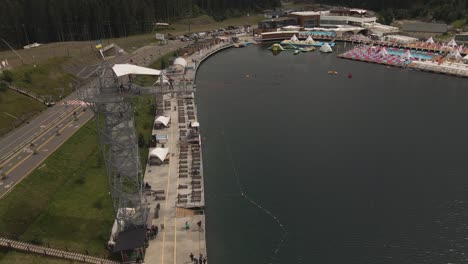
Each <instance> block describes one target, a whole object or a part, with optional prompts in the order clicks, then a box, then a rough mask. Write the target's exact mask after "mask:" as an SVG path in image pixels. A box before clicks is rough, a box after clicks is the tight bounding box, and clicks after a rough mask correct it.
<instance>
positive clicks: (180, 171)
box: [145, 42, 232, 264]
mask: <svg viewBox="0 0 468 264" xmlns="http://www.w3.org/2000/svg"><path fill="white" fill-rule="evenodd" d="M229 47H232V43H231V42H223V43H219V44H215V45H210V46H208V47H206V48H204V49H201V50H200V51H197V52H195V53H194V54H192V55H191V56H188V57H186V58H185V59H186V61H187V62H188V63H187V67H186V71H185V73H184V74H183V75H180V76H171V78H172V79H173V80H175V82H176V83H177V82H182V81H183V80H187V79H192V80H194V79H195V75H196V70H197V68H198V66H199V65H200V63H202V62H203V61H204V60H206V59H207V58H208V57H210V56H211V55H213V54H215V53H216V52H218V51H220V50H223V49H226V48H229ZM157 112H158V113H157V116H156V119H157V118H158V117H159V116H165V117H169V118H170V124H168V125H167V126H164V125H161V126H159V125H158V127H155V128H153V132H152V134H153V135H154V137H155V138H156V139H157V142H156V144H155V145H152V147H151V148H150V155H149V158H148V164H147V167H146V172H145V182H147V183H148V185H149V186H150V189H151V191H149V192H148V193H147V194H148V196H147V197H148V203H149V207H150V208H151V211H150V214H151V215H152V216H153V217H154V218H153V219H152V220H151V225H154V226H158V229H159V232H158V235H157V236H156V237H155V238H153V239H151V240H150V242H149V247H148V249H147V252H146V257H145V263H163V264H165V263H173V264H176V263H180V264H182V263H191V259H190V255H191V254H193V256H194V257H195V258H196V259H197V260H200V259H202V261H203V260H204V259H205V257H206V256H207V249H206V233H205V220H206V218H205V217H206V216H205V186H204V175H203V168H202V149H201V142H200V139H201V136H200V134H199V125H200V124H199V123H198V117H197V109H196V106H195V98H194V95H193V94H192V93H190V94H166V95H164V96H162V98H158V105H157ZM155 121H156V120H155ZM155 123H156V122H155ZM201 125H203V124H201ZM160 151H161V153H163V155H165V153H167V156H165V157H162V160H161V159H159V158H158V157H156V155H155V154H156V153H158V152H160Z"/></svg>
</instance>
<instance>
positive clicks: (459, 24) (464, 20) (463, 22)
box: [452, 18, 468, 28]
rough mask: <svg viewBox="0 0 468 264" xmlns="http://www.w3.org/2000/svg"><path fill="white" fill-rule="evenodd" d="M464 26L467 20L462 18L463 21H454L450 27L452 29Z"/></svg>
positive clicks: (467, 23)
mask: <svg viewBox="0 0 468 264" xmlns="http://www.w3.org/2000/svg"><path fill="white" fill-rule="evenodd" d="M466 25H468V18H464V19H460V20H456V21H454V22H452V26H453V27H454V28H463V27H465V26H466Z"/></svg>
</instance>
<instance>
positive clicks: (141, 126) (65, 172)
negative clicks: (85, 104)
mask: <svg viewBox="0 0 468 264" xmlns="http://www.w3.org/2000/svg"><path fill="white" fill-rule="evenodd" d="M134 102H135V104H134V106H135V111H136V113H135V117H136V126H137V131H138V132H137V133H138V134H140V133H141V134H142V135H143V137H144V138H145V141H146V142H145V143H148V142H149V137H150V135H151V127H152V123H153V120H154V115H153V114H150V110H149V109H150V106H151V105H152V102H154V99H151V98H150V97H142V98H135V99H134ZM146 146H147V145H146V144H145V147H143V148H141V149H140V154H141V155H142V160H143V162H145V161H146V157H147V156H148V149H147V147H146ZM112 223H113V210H112V203H111V197H110V195H109V191H108V187H107V179H106V176H105V169H104V164H103V162H102V158H101V153H100V151H99V144H98V138H97V135H96V129H95V123H94V121H91V122H88V123H87V124H86V125H85V126H83V127H82V128H81V129H80V130H79V131H78V132H77V133H76V134H75V135H74V136H73V137H71V138H70V139H69V140H68V141H67V142H66V143H65V144H63V145H62V146H61V147H60V148H59V149H58V150H57V151H56V152H55V153H54V154H52V155H51V156H50V157H49V158H48V159H47V160H46V161H45V162H44V163H43V164H41V165H40V166H39V168H38V169H36V170H35V171H34V172H32V173H31V174H30V175H29V176H28V177H27V178H26V179H24V180H23V181H22V182H21V183H19V184H18V185H17V186H16V187H15V189H14V190H13V191H12V192H11V193H9V194H8V195H7V196H6V197H4V198H3V199H2V200H1V202H0V236H5V237H9V238H13V239H18V240H21V241H27V242H31V243H37V244H43V245H47V243H50V246H51V247H56V248H62V249H65V248H68V249H69V250H72V251H76V252H82V253H84V252H85V250H88V251H89V254H91V255H95V256H100V257H103V256H107V254H108V253H107V250H106V249H105V245H106V242H107V240H108V238H109V233H110V229H111V226H112ZM0 263H2V264H3V263H5V264H6V263H38V264H42V263H57V264H60V263H70V262H68V261H66V262H64V261H60V260H53V259H48V258H44V257H42V256H36V255H28V254H24V253H20V252H5V251H0Z"/></svg>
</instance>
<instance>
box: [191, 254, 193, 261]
mask: <svg viewBox="0 0 468 264" xmlns="http://www.w3.org/2000/svg"><path fill="white" fill-rule="evenodd" d="M190 261H191V262H193V253H190Z"/></svg>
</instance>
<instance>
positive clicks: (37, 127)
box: [0, 41, 191, 198]
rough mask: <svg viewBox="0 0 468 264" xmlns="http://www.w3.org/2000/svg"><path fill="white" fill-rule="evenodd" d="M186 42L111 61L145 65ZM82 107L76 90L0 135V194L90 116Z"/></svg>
mask: <svg viewBox="0 0 468 264" xmlns="http://www.w3.org/2000/svg"><path fill="white" fill-rule="evenodd" d="M189 44H191V43H190V42H180V41H170V43H169V45H165V46H146V47H143V48H141V49H139V50H137V51H135V52H134V53H132V54H128V55H124V56H119V57H116V58H114V59H113V60H112V63H129V62H130V60H132V61H133V62H134V63H135V64H137V65H141V66H146V65H149V64H150V63H152V62H153V61H154V60H156V59H157V58H159V57H160V56H161V55H164V54H165V53H167V52H169V51H174V50H176V49H178V48H181V47H184V46H187V45H189ZM96 81H97V80H95V81H92V82H89V83H88V84H87V85H86V86H85V87H84V89H92V87H93V84H96ZM85 108H87V107H86V105H85V104H84V103H83V102H82V101H80V100H79V99H78V96H77V95H76V93H72V94H71V95H69V96H68V97H66V98H65V99H63V100H62V101H60V102H59V103H58V104H57V105H55V106H52V107H50V108H48V109H47V110H45V111H44V112H42V113H41V114H39V115H38V116H36V117H35V118H33V119H32V120H30V121H29V123H27V124H25V125H23V126H21V127H19V128H17V129H15V130H13V131H11V132H10V133H8V134H7V135H5V136H4V137H2V138H1V139H0V175H4V176H6V178H5V179H0V198H1V197H3V196H4V195H5V194H7V193H8V192H9V191H10V190H12V189H13V188H14V186H15V185H16V184H17V183H18V182H20V181H21V180H22V179H23V178H25V177H26V176H27V175H28V174H29V173H31V172H32V171H33V170H34V169H35V168H37V166H39V165H40V164H41V163H42V162H43V161H44V160H45V159H46V158H47V157H49V156H50V155H51V154H52V153H53V152H54V151H55V150H56V149H57V148H58V147H59V146H61V145H62V144H63V143H64V142H65V141H66V140H67V139H69V138H70V137H71V136H72V135H73V134H74V133H75V132H76V131H77V130H78V129H79V128H80V127H81V126H83V125H84V124H85V123H86V122H88V121H89V120H90V119H91V118H92V117H93V116H94V114H93V113H92V111H91V110H90V109H88V110H86V111H83V109H85ZM74 113H76V114H74ZM75 116H77V117H78V120H75ZM57 131H58V132H59V135H57ZM31 144H33V145H31Z"/></svg>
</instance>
